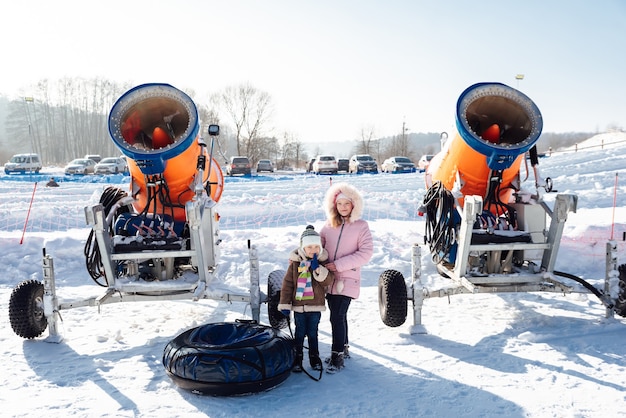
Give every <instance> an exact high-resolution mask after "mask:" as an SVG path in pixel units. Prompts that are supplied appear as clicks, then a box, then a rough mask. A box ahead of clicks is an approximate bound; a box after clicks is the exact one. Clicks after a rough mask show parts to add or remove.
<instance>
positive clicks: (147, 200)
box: [109, 84, 224, 221]
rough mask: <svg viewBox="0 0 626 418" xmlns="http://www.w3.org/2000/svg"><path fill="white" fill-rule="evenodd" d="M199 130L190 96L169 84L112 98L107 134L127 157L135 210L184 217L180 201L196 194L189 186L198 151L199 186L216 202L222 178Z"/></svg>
mask: <svg viewBox="0 0 626 418" xmlns="http://www.w3.org/2000/svg"><path fill="white" fill-rule="evenodd" d="M199 130H200V125H199V122H198V111H197V108H196V105H195V104H194V102H193V100H192V99H191V98H190V97H189V96H188V95H187V94H185V93H183V92H182V91H180V90H178V89H177V88H175V87H173V86H171V85H169V84H143V85H140V86H137V87H134V88H132V89H131V90H129V91H127V92H126V93H125V94H123V95H122V96H121V97H120V98H119V99H118V100H117V102H116V103H115V104H114V105H113V108H112V109H111V112H110V114H109V133H110V135H111V138H112V139H113V141H114V142H115V144H116V146H117V147H118V148H119V149H120V150H121V152H122V153H123V154H124V155H126V156H127V160H128V168H129V171H130V175H131V192H132V196H133V198H135V202H134V203H133V206H134V208H135V210H137V211H138V212H142V211H144V210H145V209H146V208H150V212H151V213H173V214H174V219H175V220H177V221H185V220H186V214H185V204H186V202H188V201H190V200H192V199H193V198H194V196H195V191H194V190H193V188H192V185H193V184H194V183H196V182H197V179H196V176H197V175H198V171H197V167H198V157H199V156H201V155H204V156H205V158H206V163H207V167H206V168H205V169H204V171H203V173H202V174H203V178H202V180H201V181H202V184H203V185H204V187H205V189H206V190H207V192H208V194H209V195H210V196H211V199H212V200H213V201H215V202H218V201H219V199H220V197H221V194H222V190H223V185H224V177H223V175H222V170H221V169H220V166H219V164H218V163H217V162H216V161H215V159H214V158H212V157H211V156H209V155H208V151H207V147H206V146H202V145H201V144H200V143H199V141H198V139H199V135H198V134H199ZM209 134H210V135H213V134H212V133H211V132H209ZM164 183H166V185H167V187H164ZM156 186H159V187H161V189H160V190H156ZM155 194H159V196H161V197H159V198H155ZM164 194H165V195H167V196H166V198H164V197H163V195H164Z"/></svg>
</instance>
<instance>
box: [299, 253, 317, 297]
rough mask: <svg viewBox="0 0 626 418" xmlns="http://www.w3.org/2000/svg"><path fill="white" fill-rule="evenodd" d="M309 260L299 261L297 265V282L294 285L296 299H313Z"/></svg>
mask: <svg viewBox="0 0 626 418" xmlns="http://www.w3.org/2000/svg"><path fill="white" fill-rule="evenodd" d="M310 266H311V262H310V261H304V260H303V261H301V262H300V266H299V267H298V273H299V274H298V282H297V287H296V300H312V299H313V283H312V282H311V271H310V270H309V267H310Z"/></svg>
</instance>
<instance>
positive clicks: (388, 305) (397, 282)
mask: <svg viewBox="0 0 626 418" xmlns="http://www.w3.org/2000/svg"><path fill="white" fill-rule="evenodd" d="M407 300H408V298H407V290H406V283H405V282H404V276H402V273H400V272H399V271H396V270H385V271H384V272H383V273H382V274H381V275H380V277H379V278H378V308H379V310H380V319H382V320H383V323H384V324H385V325H387V326H388V327H399V326H400V325H402V324H404V321H406V315H407Z"/></svg>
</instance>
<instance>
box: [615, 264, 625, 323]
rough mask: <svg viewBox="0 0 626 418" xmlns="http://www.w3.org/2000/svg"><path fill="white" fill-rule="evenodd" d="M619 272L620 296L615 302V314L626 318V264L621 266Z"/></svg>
mask: <svg viewBox="0 0 626 418" xmlns="http://www.w3.org/2000/svg"><path fill="white" fill-rule="evenodd" d="M617 271H618V272H619V295H618V296H617V300H616V301H615V313H617V314H618V315H619V316H622V317H626V264H622V265H620V266H619V267H618V268H617Z"/></svg>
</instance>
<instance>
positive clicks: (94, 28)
mask: <svg viewBox="0 0 626 418" xmlns="http://www.w3.org/2000/svg"><path fill="white" fill-rule="evenodd" d="M3 17H4V19H3V22H2V25H0V39H2V44H3V52H2V56H3V59H2V66H1V67H0V75H1V76H0V93H4V94H6V95H10V96H20V95H28V94H29V89H28V86H29V85H31V84H33V83H36V82H37V81H39V80H40V79H43V78H49V79H57V78H60V77H65V76H67V77H86V78H90V77H104V78H107V79H112V80H117V81H130V82H132V83H134V84H141V83H146V82H164V83H169V84H172V85H174V86H176V87H178V88H181V89H183V90H186V91H189V90H191V89H193V91H194V92H195V93H196V95H195V97H196V99H197V100H204V98H207V99H208V97H209V95H210V94H211V93H213V92H216V91H218V90H220V89H222V88H224V87H226V86H229V85H236V84H240V83H246V82H247V83H250V84H252V85H253V86H254V87H256V88H258V89H261V90H264V91H266V92H268V93H269V94H270V95H271V96H272V99H273V103H274V113H273V119H272V122H273V124H272V125H273V126H274V128H275V130H274V132H273V133H274V134H275V135H278V136H282V133H283V132H285V131H287V132H289V133H290V134H291V135H293V136H295V137H297V138H299V139H300V140H302V141H304V142H308V141H316V142H317V141H330V140H333V141H336V140H349V141H351V140H355V139H358V138H359V137H360V132H361V130H362V129H366V130H370V129H374V132H375V134H376V136H388V135H396V134H399V133H400V132H401V129H402V123H403V122H405V123H406V127H407V128H409V131H410V132H440V131H444V130H450V129H451V128H452V126H453V124H454V109H455V105H456V100H457V98H458V96H459V94H460V93H461V92H462V91H463V90H464V89H465V88H466V87H468V86H470V85H472V84H474V83H477V82H485V81H493V82H501V83H505V84H508V85H510V86H512V87H518V86H519V89H520V90H522V91H523V92H524V93H526V94H527V95H528V96H530V97H531V98H532V99H533V100H534V101H535V103H536V104H537V106H538V107H539V109H540V110H541V112H542V114H543V118H544V131H545V132H569V131H592V132H595V131H599V132H602V131H604V130H605V129H606V127H607V126H608V125H617V126H620V127H621V128H624V129H626V52H625V51H626V2H625V1H623V0H601V1H598V2H591V1H584V0H573V1H571V0H568V1H565V0H562V1H550V0H527V1H510V0H487V1H475V2H468V1H463V0H456V1H432V0H431V1H423V0H404V1H400V0H381V1H368V0H355V1H341V0H335V1H332V0H321V1H320V0H316V1H309V2H304V1H294V0H263V1H261V0H256V1H254V0H178V1H162V0H124V1H120V0H106V1H102V0H92V1H84V0H56V1H43V0H35V1H27V0H25V1H21V2H17V1H13V2H12V4H11V5H9V6H7V5H5V6H4V7H3ZM516 74H524V79H523V80H522V81H520V82H519V84H518V81H516V80H515V75H516Z"/></svg>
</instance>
